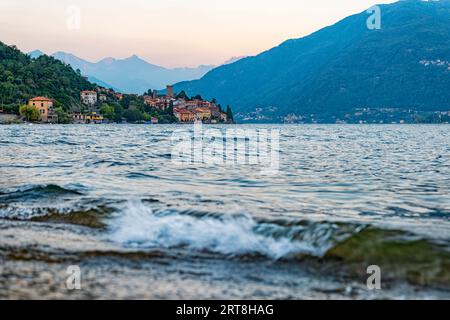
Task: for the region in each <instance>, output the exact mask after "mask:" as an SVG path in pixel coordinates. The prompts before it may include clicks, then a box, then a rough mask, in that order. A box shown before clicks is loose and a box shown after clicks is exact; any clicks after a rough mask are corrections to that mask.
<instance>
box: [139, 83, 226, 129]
mask: <svg viewBox="0 0 450 320" xmlns="http://www.w3.org/2000/svg"><path fill="white" fill-rule="evenodd" d="M144 101H145V103H146V104H147V105H149V106H151V107H153V108H156V109H158V110H166V109H167V108H169V107H173V114H174V116H175V117H176V118H177V119H178V121H179V122H184V123H191V122H195V121H202V122H206V123H208V122H209V123H217V122H227V114H226V113H224V112H222V111H221V110H220V108H219V107H218V106H217V105H216V104H215V103H214V102H210V101H206V100H201V99H193V100H188V99H185V98H180V97H175V94H174V91H173V87H172V86H167V88H166V94H165V95H163V96H161V95H158V93H157V91H156V90H154V91H153V93H152V95H151V96H149V95H145V96H144Z"/></svg>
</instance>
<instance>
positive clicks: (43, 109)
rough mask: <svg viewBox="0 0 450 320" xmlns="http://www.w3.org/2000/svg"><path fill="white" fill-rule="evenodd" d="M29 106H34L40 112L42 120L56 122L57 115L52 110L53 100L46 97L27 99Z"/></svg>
mask: <svg viewBox="0 0 450 320" xmlns="http://www.w3.org/2000/svg"><path fill="white" fill-rule="evenodd" d="M28 105H29V106H33V107H36V108H37V109H38V110H39V113H40V114H41V120H42V122H57V121H58V117H57V115H56V114H54V112H53V101H52V100H51V99H49V98H46V97H35V98H33V99H30V100H29V101H28Z"/></svg>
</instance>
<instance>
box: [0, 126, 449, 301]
mask: <svg viewBox="0 0 450 320" xmlns="http://www.w3.org/2000/svg"><path fill="white" fill-rule="evenodd" d="M234 127H235V128H236V127H237V128H241V129H249V130H256V131H258V130H266V129H268V130H277V129H279V130H280V131H279V171H277V172H275V174H270V175H269V174H264V173H262V170H261V169H262V168H261V164H248V163H242V164H239V163H237V164H234V165H220V164H219V165H217V164H216V165H213V164H205V163H193V164H188V165H185V166H183V167H180V166H179V165H176V164H174V163H173V161H172V151H173V137H174V135H175V136H176V135H177V134H178V133H174V132H176V131H177V130H179V129H183V130H190V129H191V127H190V126H177V125H167V126H163V125H153V126H151V125H100V126H95V125H92V126H84V125H73V126H72V125H67V126H57V125H33V126H26V125H11V126H0V262H1V266H0V298H118V299H122V298H136V299H141V298H154V299H166V298H174V299H177V298H201V299H208V298H224V299H228V298H256V299H257V298H261V299H268V298H284V299H297V298H318V299H322V298H324V299H326V298H344V299H350V298H358V299H359V298H362V299H366V298H424V297H426V298H432V297H437V298H450V196H449V195H450V126H448V125H441V126H434V125H373V126H371V125H361V126H358V125H354V126H353V125H278V126H276V125H237V126H234ZM206 128H215V129H218V130H220V131H224V130H226V129H227V128H230V126H216V127H214V126H206ZM71 265H78V266H79V267H80V270H81V285H82V290H75V291H70V290H67V288H66V278H67V277H68V275H67V273H66V271H67V268H68V266H71ZM370 265H377V266H379V267H380V268H381V285H382V289H381V290H375V291H371V290H368V288H367V286H366V280H367V278H368V277H369V275H368V274H367V267H368V266H370Z"/></svg>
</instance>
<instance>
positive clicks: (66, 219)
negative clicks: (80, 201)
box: [0, 205, 113, 229]
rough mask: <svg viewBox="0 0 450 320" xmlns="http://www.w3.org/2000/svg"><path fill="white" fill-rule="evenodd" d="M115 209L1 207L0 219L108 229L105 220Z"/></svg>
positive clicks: (104, 207) (102, 207) (103, 207)
mask: <svg viewBox="0 0 450 320" xmlns="http://www.w3.org/2000/svg"><path fill="white" fill-rule="evenodd" d="M112 211H113V209H111V208H109V207H106V206H99V207H85V208H83V207H79V208H47V207H31V208H29V207H23V206H15V205H6V206H0V218H2V219H7V220H18V221H33V222H48V223H62V224H74V225H80V226H85V227H90V228H94V229H102V228H105V227H106V224H105V222H104V221H103V219H104V218H105V217H106V216H108V215H109V214H110V213H111V212H112Z"/></svg>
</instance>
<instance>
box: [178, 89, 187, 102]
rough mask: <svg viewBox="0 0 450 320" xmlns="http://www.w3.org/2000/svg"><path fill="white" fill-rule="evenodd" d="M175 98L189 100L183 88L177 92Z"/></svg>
mask: <svg viewBox="0 0 450 320" xmlns="http://www.w3.org/2000/svg"><path fill="white" fill-rule="evenodd" d="M176 98H177V99H184V100H189V97H188V95H187V94H186V92H185V91H184V90H183V91H181V92H180V93H179V94H177V96H176Z"/></svg>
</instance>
